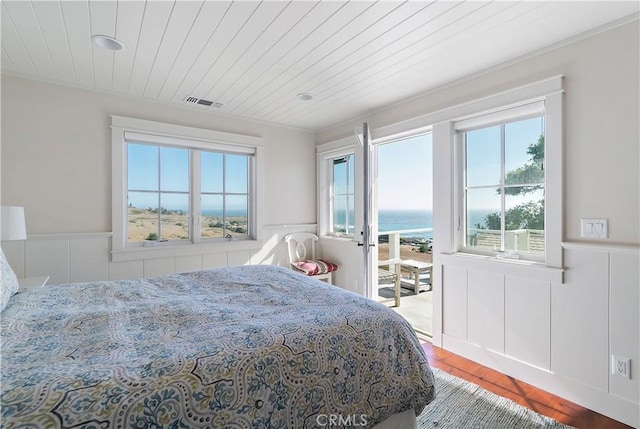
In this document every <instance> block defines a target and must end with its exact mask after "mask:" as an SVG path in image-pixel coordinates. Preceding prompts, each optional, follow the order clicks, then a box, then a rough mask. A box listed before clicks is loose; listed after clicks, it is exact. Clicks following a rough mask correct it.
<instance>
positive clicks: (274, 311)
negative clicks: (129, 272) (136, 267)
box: [1, 266, 434, 429]
mask: <svg viewBox="0 0 640 429" xmlns="http://www.w3.org/2000/svg"><path fill="white" fill-rule="evenodd" d="M1 328H2V351H1V355H2V357H1V364H2V386H1V406H2V409H1V413H2V425H3V426H4V427H7V428H12V427H22V426H23V424H25V423H28V425H25V426H27V427H41V428H52V427H65V428H66V427H74V428H76V427H86V428H90V427H91V428H98V427H103V428H120V427H127V428H129V427H136V428H197V427H210V428H238V429H240V428H303V427H304V428H306V427H310V428H312V427H329V425H330V422H331V421H333V422H340V420H338V419H342V422H343V423H344V422H347V423H349V422H352V423H356V424H354V425H353V426H360V427H371V426H373V425H375V424H376V423H378V422H380V421H382V420H384V419H386V418H388V417H389V416H391V415H392V414H394V413H398V412H401V411H404V410H408V409H414V410H415V412H416V413H420V412H421V411H422V410H423V408H424V407H425V405H426V404H428V403H429V402H430V401H431V400H432V398H433V396H434V388H433V385H434V384H433V375H432V374H431V370H430V368H429V366H428V363H427V360H426V357H425V355H424V352H423V351H422V349H421V347H420V344H419V343H418V341H417V340H416V338H415V335H414V334H413V331H412V330H411V327H410V326H409V324H408V323H407V322H406V321H405V320H404V319H402V318H401V317H399V316H398V315H396V314H395V313H394V312H393V311H391V310H389V309H387V308H385V307H384V306H382V305H380V304H377V303H375V302H373V301H371V300H368V299H365V298H363V297H360V296H358V295H355V294H352V293H350V292H346V291H343V290H341V289H339V288H337V287H333V286H330V285H327V284H324V283H322V282H319V281H317V280H314V279H309V278H306V277H304V276H302V275H300V274H297V273H294V272H293V271H291V270H288V269H284V268H280V267H274V266H245V267H235V268H226V269H219V270H209V271H199V272H195V273H189V274H178V275H172V276H166V277H157V278H150V279H140V280H128V281H116V282H93V283H77V284H70V285H61V286H44V287H40V288H34V289H30V290H25V291H22V292H20V293H19V294H17V295H15V296H14V297H13V298H12V300H11V301H10V302H9V305H8V306H7V307H6V309H5V310H4V311H3V312H2V320H1ZM332 415H333V416H337V417H333V420H330V418H331V417H330V416H332ZM334 427H335V425H334Z"/></svg>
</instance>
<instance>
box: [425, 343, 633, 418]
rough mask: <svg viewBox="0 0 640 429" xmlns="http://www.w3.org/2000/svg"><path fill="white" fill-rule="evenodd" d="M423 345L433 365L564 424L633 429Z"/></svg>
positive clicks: (460, 358) (465, 360)
mask: <svg viewBox="0 0 640 429" xmlns="http://www.w3.org/2000/svg"><path fill="white" fill-rule="evenodd" d="M422 343H423V344H422V348H423V349H424V351H425V353H426V355H427V358H428V359H429V363H430V364H431V366H433V367H435V368H438V369H441V370H443V371H446V372H448V373H449V374H452V375H455V376H457V377H460V378H463V379H465V380H467V381H470V382H472V383H475V384H477V385H479V386H482V387H484V388H485V389H487V390H489V391H491V392H493V393H496V394H498V395H500V396H503V397H505V398H508V399H511V400H512V401H514V402H516V403H518V404H520V405H522V406H524V407H527V408H529V409H531V410H533V411H536V412H538V413H540V414H543V415H545V416H547V417H551V418H552V419H555V420H557V421H559V422H561V423H564V424H567V425H570V426H574V427H576V428H579V429H629V428H631V426H627V425H625V424H623V423H620V422H618V421H616V420H613V419H610V418H609V417H606V416H603V415H602V414H598V413H596V412H595V411H591V410H589V409H587V408H584V407H582V406H580V405H577V404H574V403H572V402H569V401H567V400H565V399H562V398H560V397H558V396H556V395H553V394H551V393H548V392H545V391H544V390H541V389H538V388H537V387H534V386H531V385H530V384H527V383H524V382H522V381H519V380H516V379H515V378H512V377H509V376H507V375H504V374H502V373H500V372H498V371H494V370H492V369H490V368H487V367H485V366H482V365H480V364H478V363H476V362H473V361H471V360H468V359H465V358H463V357H461V356H458V355H455V354H453V353H450V352H448V351H446V350H443V349H441V348H439V347H435V346H433V345H432V344H431V343H430V342H427V341H423V342H422Z"/></svg>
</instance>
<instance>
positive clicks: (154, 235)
mask: <svg viewBox="0 0 640 429" xmlns="http://www.w3.org/2000/svg"><path fill="white" fill-rule="evenodd" d="M157 239H158V234H157V233H155V232H150V233H149V235H147V240H151V241H155V240H157Z"/></svg>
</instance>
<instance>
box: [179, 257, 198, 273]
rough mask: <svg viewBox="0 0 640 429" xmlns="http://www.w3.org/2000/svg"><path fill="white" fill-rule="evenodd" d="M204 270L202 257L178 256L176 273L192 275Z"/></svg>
mask: <svg viewBox="0 0 640 429" xmlns="http://www.w3.org/2000/svg"><path fill="white" fill-rule="evenodd" d="M201 269H202V255H188V256H176V258H175V271H176V273H190V272H192V271H200V270H201Z"/></svg>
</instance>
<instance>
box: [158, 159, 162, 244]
mask: <svg viewBox="0 0 640 429" xmlns="http://www.w3.org/2000/svg"><path fill="white" fill-rule="evenodd" d="M158 240H162V148H161V147H158Z"/></svg>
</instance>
